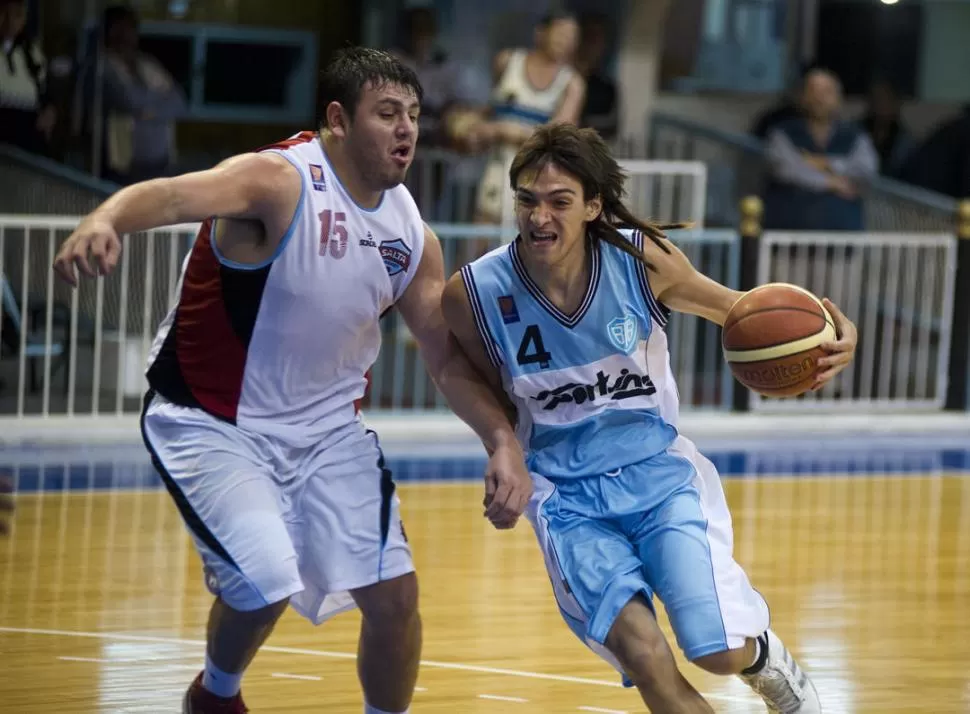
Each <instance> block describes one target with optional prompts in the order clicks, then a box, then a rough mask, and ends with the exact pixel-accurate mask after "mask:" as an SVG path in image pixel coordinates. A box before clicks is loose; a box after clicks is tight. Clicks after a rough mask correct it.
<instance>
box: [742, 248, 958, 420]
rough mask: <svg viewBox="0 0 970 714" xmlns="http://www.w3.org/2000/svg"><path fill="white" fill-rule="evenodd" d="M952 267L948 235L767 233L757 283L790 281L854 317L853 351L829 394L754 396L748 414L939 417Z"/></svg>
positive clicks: (947, 347) (947, 344)
mask: <svg viewBox="0 0 970 714" xmlns="http://www.w3.org/2000/svg"><path fill="white" fill-rule="evenodd" d="M956 264H957V240H956V238H955V237H954V236H953V235H947V234H939V235H937V234H925V233H918V234H899V233H893V234H889V233H864V234H856V233H775V232H771V231H768V232H765V233H764V234H763V235H762V236H761V239H760V244H759V256H758V273H757V280H756V282H757V283H758V284H764V283H768V282H787V283H794V284H796V285H800V286H802V287H804V288H806V289H808V290H811V291H812V292H813V293H814V294H816V295H818V296H823V297H828V298H830V299H831V300H832V301H833V302H834V303H835V304H836V305H837V306H838V307H839V308H840V309H841V310H842V311H843V312H845V313H846V314H847V315H850V316H852V318H853V321H854V322H855V323H856V326H857V328H858V330H859V344H858V348H857V354H856V359H855V364H854V368H852V369H846V370H844V371H843V372H842V373H841V374H840V375H839V376H838V377H837V378H836V379H835V380H834V381H833V383H832V384H830V385H829V386H828V387H826V388H825V389H823V390H821V391H819V392H809V393H808V394H806V395H803V396H801V397H798V398H795V399H781V400H779V399H764V398H760V397H756V398H754V400H753V402H752V408H753V409H756V410H762V411H766V410H776V411H780V410H793V409H795V410H803V409H805V408H818V407H826V408H832V407H835V406H838V407H839V408H840V409H863V410H867V411H871V410H876V409H880V408H885V407H892V408H896V409H901V408H907V409H940V408H941V407H942V406H943V403H944V401H945V399H946V375H947V368H948V360H949V355H950V338H951V335H950V332H951V324H952V319H953V295H954V287H955V277H956Z"/></svg>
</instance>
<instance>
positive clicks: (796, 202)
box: [764, 69, 879, 231]
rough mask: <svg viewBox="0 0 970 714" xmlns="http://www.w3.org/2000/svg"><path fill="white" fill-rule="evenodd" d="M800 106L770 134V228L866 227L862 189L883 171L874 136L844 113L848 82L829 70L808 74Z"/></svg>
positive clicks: (767, 212) (767, 205)
mask: <svg viewBox="0 0 970 714" xmlns="http://www.w3.org/2000/svg"><path fill="white" fill-rule="evenodd" d="M800 105H801V107H802V116H798V117H794V118H791V119H788V120H785V121H782V122H780V123H778V124H777V125H776V126H775V128H774V129H772V130H771V131H770V132H769V134H768V144H767V160H768V169H769V180H768V186H767V189H766V191H765V221H764V224H765V228H768V229H779V230H842V231H852V230H856V231H858V230H862V229H863V222H864V221H863V204H862V198H861V194H862V191H863V189H864V188H865V187H866V185H867V184H868V183H869V182H870V181H871V180H872V179H873V178H874V177H875V176H876V175H877V173H878V170H879V159H878V156H877V155H876V151H875V149H874V148H873V145H872V140H871V139H870V138H869V137H868V135H867V134H866V133H865V132H864V131H862V130H861V129H860V128H859V127H858V126H856V125H854V124H851V123H849V122H845V121H843V120H842V119H840V118H839V112H840V110H841V107H842V86H841V83H840V82H839V79H838V77H836V76H835V75H834V74H833V73H831V72H829V71H827V70H824V69H814V70H812V71H810V72H809V73H808V74H807V75H806V76H805V82H804V86H803V89H802V96H801V101H800Z"/></svg>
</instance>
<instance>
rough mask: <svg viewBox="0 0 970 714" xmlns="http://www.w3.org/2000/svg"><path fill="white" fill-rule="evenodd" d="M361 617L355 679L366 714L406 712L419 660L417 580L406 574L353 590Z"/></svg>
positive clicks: (419, 635)
mask: <svg viewBox="0 0 970 714" xmlns="http://www.w3.org/2000/svg"><path fill="white" fill-rule="evenodd" d="M353 596H354V600H355V601H356V603H357V606H358V607H359V608H360V612H361V616H362V617H361V625H360V644H359V646H358V651H357V674H358V676H359V677H360V684H361V688H362V689H363V690H364V699H365V702H366V703H365V710H364V711H365V712H366V714H398V713H400V712H407V711H408V707H410V705H411V697H412V696H413V694H414V685H415V684H416V682H417V679H418V666H419V663H420V660H421V617H420V615H419V613H418V580H417V577H416V576H415V574H414V573H408V574H407V575H402V576H401V577H398V578H394V579H392V580H385V581H382V582H379V583H376V584H374V585H369V586H367V587H364V588H360V589H358V590H355V591H353Z"/></svg>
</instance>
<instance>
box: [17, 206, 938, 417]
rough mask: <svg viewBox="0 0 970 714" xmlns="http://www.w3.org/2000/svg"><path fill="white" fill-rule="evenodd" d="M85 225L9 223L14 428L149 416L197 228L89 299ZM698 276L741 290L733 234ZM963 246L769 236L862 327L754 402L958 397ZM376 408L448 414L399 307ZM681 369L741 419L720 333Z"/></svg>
mask: <svg viewBox="0 0 970 714" xmlns="http://www.w3.org/2000/svg"><path fill="white" fill-rule="evenodd" d="M78 221H79V219H78V218H76V217H72V218H34V217H25V216H0V278H2V283H0V287H2V290H0V296H2V304H3V314H4V320H3V322H2V323H0V344H2V345H3V348H4V349H3V352H2V353H0V354H2V358H0V381H2V382H3V385H2V386H0V420H3V419H8V418H13V419H19V418H23V417H32V416H36V417H40V418H46V417H49V416H66V417H71V418H84V419H92V418H98V417H101V416H104V417H116V416H124V415H131V414H137V413H138V411H139V410H140V405H141V398H142V395H143V393H144V391H145V388H146V384H145V379H144V369H145V362H146V358H147V354H148V352H149V347H150V345H151V342H152V339H153V337H154V334H155V331H156V329H157V327H158V324H159V323H160V321H161V320H162V318H163V317H164V315H165V314H166V312H167V311H168V309H169V307H170V306H171V305H172V304H173V302H174V300H175V297H176V296H175V287H176V283H177V280H178V275H179V271H180V269H181V265H182V261H183V259H184V257H185V255H186V253H187V251H188V248H189V246H190V244H191V242H192V240H194V236H195V231H196V229H197V226H194V225H184V226H174V227H168V228H164V229H157V230H153V231H148V232H146V233H144V234H140V235H136V236H124V238H123V241H124V250H123V253H122V260H121V263H120V264H119V266H118V268H117V270H116V271H115V272H113V273H112V274H111V275H110V276H107V277H103V278H99V279H97V280H93V281H92V280H84V281H82V283H81V285H80V287H79V288H78V289H76V290H72V289H70V288H69V287H68V286H66V285H63V284H62V283H60V282H58V281H56V280H55V278H54V274H53V272H52V270H51V261H52V259H53V256H54V253H55V252H56V247H57V246H58V245H59V244H60V242H61V241H63V240H64V239H65V238H66V237H67V235H68V234H69V233H70V231H71V230H72V229H73V227H74V226H76V225H77V223H78ZM434 228H435V229H436V232H437V233H438V235H439V237H440V238H441V241H442V246H443V250H444V255H445V264H446V269H447V271H448V273H449V274H451V273H452V272H454V271H455V270H456V269H457V268H458V267H459V266H460V265H461V264H463V263H464V262H465V261H467V260H469V259H471V258H473V257H475V255H476V254H477V253H480V252H481V251H484V250H488V249H490V248H492V247H494V246H496V245H498V244H499V243H500V242H501V241H502V240H503V239H506V238H507V236H506V235H504V234H503V233H502V231H501V229H500V228H499V227H496V226H475V225H467V224H435V225H434ZM672 237H673V238H674V240H675V241H676V242H677V243H678V244H679V245H680V246H681V247H682V248H683V250H684V251H685V252H686V253H687V255H688V256H689V257H690V259H691V260H692V262H693V263H694V264H695V265H696V266H697V267H698V269H699V270H701V271H702V272H704V273H705V274H707V275H709V276H711V277H712V278H714V279H715V280H718V281H719V282H722V283H725V284H727V285H729V286H732V287H736V286H737V275H738V264H739V255H740V243H739V239H738V237H737V234H736V233H734V232H733V231H681V232H677V233H675V234H673V236H672ZM955 263H956V240H955V238H954V237H953V236H947V235H927V234H919V235H895V234H861V233H853V234H791V233H784V234H783V233H771V232H769V233H766V234H765V235H764V236H763V239H762V241H761V244H760V255H759V265H758V276H757V277H758V280H757V281H758V282H759V283H764V282H771V281H785V282H793V283H796V284H799V285H802V286H804V287H806V288H808V289H809V290H812V291H813V292H814V293H816V294H818V295H822V296H828V297H830V298H832V299H833V300H834V301H835V302H836V304H838V305H839V306H840V307H841V308H842V309H843V310H844V311H845V312H846V313H847V314H849V315H850V316H852V318H853V319H854V320H855V322H856V324H857V325H858V328H859V333H860V339H859V351H858V355H857V358H856V361H855V364H854V366H853V368H851V369H847V370H845V372H843V374H842V375H841V376H840V377H839V378H838V379H837V380H836V381H835V382H834V383H833V384H832V385H831V386H830V387H828V388H827V389H825V390H822V391H821V392H819V393H812V394H809V395H806V396H805V397H801V398H798V399H786V400H774V399H772V400H767V399H760V398H755V399H754V400H753V406H752V408H753V409H754V410H757V411H789V412H791V411H799V410H801V411H804V410H806V409H809V410H811V409H819V408H826V409H834V408H838V409H840V410H846V409H854V410H857V411H872V410H876V409H883V408H886V407H891V408H893V409H913V408H922V409H939V408H940V407H941V406H942V404H943V399H944V395H945V392H946V374H947V368H948V355H949V346H950V323H951V319H952V312H953V302H952V301H953V294H954V278H955V268H954V266H955ZM383 331H384V336H385V344H384V349H383V351H382V354H381V356H380V359H379V360H378V362H377V363H376V364H375V365H374V368H373V370H372V383H371V389H370V391H369V392H368V395H367V397H366V399H365V408H366V409H368V410H369V411H370V412H372V413H373V412H382V413H399V412H404V413H410V414H419V413H421V414H424V413H432V412H437V411H441V410H444V409H445V404H444V401H443V399H442V398H441V395H440V394H439V393H438V391H437V390H436V389H435V388H434V386H433V384H432V383H431V380H430V379H429V378H428V376H427V374H426V371H425V368H424V365H423V363H422V362H421V359H420V356H419V354H418V351H417V349H416V346H415V345H414V342H413V340H412V339H411V336H410V334H409V332H408V330H407V329H406V327H405V326H404V324H403V322H402V321H401V320H400V318H399V316H398V315H397V314H396V313H394V312H393V311H392V312H391V313H390V314H389V315H388V316H387V317H386V318H385V320H384V325H383ZM668 337H669V341H670V351H671V365H672V367H673V370H674V373H675V375H676V377H677V380H678V386H679V390H680V394H681V401H682V404H683V406H684V408H685V409H687V410H690V409H697V408H701V409H711V408H715V409H727V408H729V407H730V405H731V403H732V391H733V383H732V380H731V377H730V374H729V372H728V371H727V370H726V369H725V365H724V360H723V357H722V354H721V349H720V340H719V337H720V332H719V330H718V328H717V327H716V326H714V325H712V324H710V323H707V322H705V321H703V320H700V319H697V318H694V317H689V316H685V315H674V316H672V319H671V323H670V325H669V327H668Z"/></svg>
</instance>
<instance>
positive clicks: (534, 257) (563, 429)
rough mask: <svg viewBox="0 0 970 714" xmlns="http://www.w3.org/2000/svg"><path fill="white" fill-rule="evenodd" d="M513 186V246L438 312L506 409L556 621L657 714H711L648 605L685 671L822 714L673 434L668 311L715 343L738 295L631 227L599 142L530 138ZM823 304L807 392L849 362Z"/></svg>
mask: <svg viewBox="0 0 970 714" xmlns="http://www.w3.org/2000/svg"><path fill="white" fill-rule="evenodd" d="M510 179H511V184H512V188H513V189H514V191H515V203H516V217H517V223H518V229H519V236H518V238H517V239H516V240H515V241H514V242H513V243H512V244H511V245H508V246H503V247H501V248H498V249H496V250H494V251H492V252H491V253H489V254H488V255H486V256H484V257H482V258H480V259H479V260H476V261H475V262H473V263H471V264H470V265H467V266H465V267H464V268H463V269H462V270H461V272H460V273H458V274H456V275H455V276H453V277H452V278H451V280H450V281H449V283H448V286H447V288H446V289H445V294H444V296H443V308H444V312H445V317H446V319H447V320H448V323H449V325H450V327H451V329H452V330H453V331H454V333H455V334H456V335H457V337H458V338H459V341H460V342H461V343H462V345H463V347H464V349H465V350H466V352H468V353H469V355H471V356H472V358H473V360H474V361H475V362H476V364H477V365H478V366H479V368H480V369H481V370H482V371H483V372H484V373H486V374H488V375H490V376H491V378H492V380H493V384H494V385H495V387H496V389H497V390H501V391H503V392H504V393H505V395H506V396H507V398H508V399H509V401H510V402H511V403H512V404H513V405H514V406H515V408H516V410H517V418H518V424H517V427H518V432H519V436H520V439H522V441H523V443H524V445H525V446H526V450H527V464H528V466H529V468H530V471H531V472H532V476H533V480H534V482H535V494H534V496H533V499H532V501H531V502H530V504H529V508H528V509H527V515H528V518H529V520H530V521H531V523H532V525H533V527H534V529H535V532H536V534H537V536H538V540H539V544H540V547H541V549H542V552H543V555H544V558H545V562H546V566H547V569H548V571H549V575H550V579H551V581H552V585H553V590H554V594H555V597H556V600H557V603H558V605H559V608H560V610H561V612H562V614H563V617H564V619H565V620H566V622H567V624H568V625H569V626H570V628H571V629H572V630H573V631H574V632H575V633H576V635H577V636H578V637H579V638H580V639H581V640H582V641H583V642H585V643H586V644H587V645H588V646H589V647H590V648H591V649H593V650H594V651H595V652H597V653H599V654H600V655H601V656H603V657H604V658H605V659H606V660H607V661H609V662H610V663H611V664H612V665H613V666H614V667H616V668H617V669H618V670H619V671H620V672H621V673H622V674H624V675H625V676H626V677H628V678H629V680H632V683H633V684H634V685H636V687H637V688H638V690H639V692H640V694H641V696H642V698H643V701H644V702H645V703H646V704H647V705H648V706H649V707H650V709H651V710H652V711H655V712H665V713H668V714H674V713H679V712H711V711H712V709H711V707H710V705H709V704H708V703H707V702H705V701H704V699H703V698H702V697H701V695H700V694H699V693H698V692H697V691H696V690H695V689H693V688H692V687H691V685H690V684H689V683H688V682H687V680H686V679H684V677H683V676H682V675H681V674H680V672H679V671H678V669H677V666H676V663H675V660H674V658H673V654H672V652H671V650H670V648H669V647H668V645H667V643H666V641H665V639H664V637H663V634H662V632H661V630H660V628H659V626H658V624H657V622H656V619H655V614H654V611H653V609H652V606H651V601H652V597H653V595H654V594H656V595H657V596H658V597H659V599H660V600H661V601H662V602H663V603H664V606H665V608H666V610H667V612H668V613H669V616H670V620H671V624H672V627H673V630H674V632H675V634H676V637H677V642H678V644H679V646H680V647H681V649H682V650H683V652H684V654H685V656H686V657H687V659H689V660H690V661H692V662H693V663H695V664H696V665H698V666H700V667H701V668H703V669H705V670H707V671H709V672H712V673H715V674H721V675H732V674H734V675H740V676H741V678H742V679H743V680H744V681H745V682H746V683H747V684H748V685H750V686H751V688H752V689H753V690H754V691H756V692H757V693H758V694H760V695H761V697H762V698H763V699H764V701H765V702H766V704H767V706H768V708H769V710H771V711H774V712H784V713H785V714H794V713H795V712H798V713H800V714H809V713H811V712H818V711H820V708H819V707H820V705H819V699H818V695H817V693H816V691H815V688H814V686H813V685H812V683H811V682H810V680H809V679H808V676H807V675H806V673H805V672H804V671H803V670H802V669H801V667H800V666H799V665H797V664H796V663H795V660H794V659H793V658H792V656H791V655H790V654H789V653H788V651H787V650H786V649H785V646H784V645H783V644H782V642H781V640H780V639H779V638H778V637H777V636H776V635H775V634H774V632H772V631H771V630H769V629H768V626H769V616H768V606H767V604H766V602H765V600H764V599H763V598H762V597H761V595H760V594H759V593H758V592H757V591H756V590H755V589H754V588H753V587H752V586H751V584H750V583H749V581H748V578H747V575H746V574H745V572H744V571H743V570H742V569H741V567H740V566H739V565H738V564H737V563H736V562H735V561H734V558H733V554H732V549H733V534H732V528H731V517H730V514H729V512H728V509H727V503H726V501H725V498H724V492H723V490H722V488H721V483H720V478H719V476H718V473H717V471H716V470H715V468H714V466H713V464H712V463H711V462H710V461H708V460H707V459H706V458H704V457H703V456H702V455H701V454H700V453H698V451H697V449H696V448H695V446H694V445H693V444H692V443H691V442H690V441H688V440H687V439H685V438H684V437H683V436H681V435H680V434H679V433H678V431H677V421H678V419H677V413H678V408H679V406H678V396H677V387H676V385H675V383H674V379H673V375H672V373H671V370H670V363H669V356H668V351H667V341H666V336H665V334H664V331H663V327H664V325H665V323H666V321H667V315H668V312H667V311H668V309H671V310H679V311H683V312H687V313H692V314H694V315H699V316H701V317H703V318H706V319H708V320H710V321H712V322H714V323H717V324H723V323H724V320H725V319H726V317H727V315H728V313H729V311H730V309H731V307H732V305H734V304H735V302H736V301H737V299H738V298H739V297H740V296H741V293H738V292H736V291H733V290H729V289H727V288H726V287H724V286H722V285H720V284H718V283H716V282H714V281H713V280H710V279H709V278H707V277H705V276H703V275H701V274H700V273H698V272H697V271H696V270H695V269H694V268H693V267H692V266H691V264H690V263H689V261H688V260H687V258H686V257H685V256H684V255H683V253H682V252H681V251H680V250H678V249H677V248H676V247H675V246H674V245H673V244H672V243H671V242H670V241H669V240H668V239H667V238H666V237H665V236H664V235H663V233H662V232H661V231H660V230H659V229H658V228H657V227H655V226H652V225H649V224H646V223H644V222H641V221H638V220H637V219H636V218H635V217H633V216H632V215H631V214H630V212H629V211H628V210H627V209H626V207H625V206H624V205H623V204H622V203H621V200H620V197H621V194H622V186H623V175H622V173H621V171H620V168H619V166H618V165H617V163H616V161H615V160H614V159H613V158H612V157H611V156H610V154H609V150H608V148H607V147H606V145H605V143H604V142H603V141H602V139H600V137H599V136H598V135H597V134H596V133H595V132H594V131H592V130H589V129H576V128H575V127H572V126H569V125H559V126H552V127H543V128H540V129H538V130H537V131H536V133H535V134H534V135H533V137H532V138H531V139H530V140H529V141H528V142H527V143H526V144H525V145H524V146H523V147H522V149H521V150H520V151H519V153H518V154H517V156H516V158H515V161H514V162H513V164H512V168H511V171H510ZM618 225H626V226H630V227H635V228H636V230H634V231H632V233H630V232H628V233H627V234H624V233H621V232H620V231H619V230H618V229H617V226H618ZM825 305H826V307H827V309H828V311H829V312H830V313H831V314H832V315H833V317H834V320H835V322H836V328H837V339H835V340H834V341H830V342H828V343H826V344H824V345H823V347H824V349H825V350H826V352H827V356H826V357H824V358H823V359H822V362H823V367H822V370H821V371H820V372H819V374H818V380H817V382H816V384H815V386H816V387H818V386H822V385H823V384H825V383H827V382H828V381H829V380H831V379H832V377H834V376H835V375H836V374H837V373H838V372H839V371H840V370H842V369H843V368H844V367H845V366H846V365H847V364H849V362H850V361H851V359H852V356H853V353H854V349H855V344H856V328H855V326H854V325H853V324H852V322H851V321H849V320H848V319H847V318H846V317H845V316H844V315H843V314H842V313H841V312H840V311H839V310H838V308H836V306H835V305H833V304H831V303H830V302H826V303H825Z"/></svg>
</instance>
